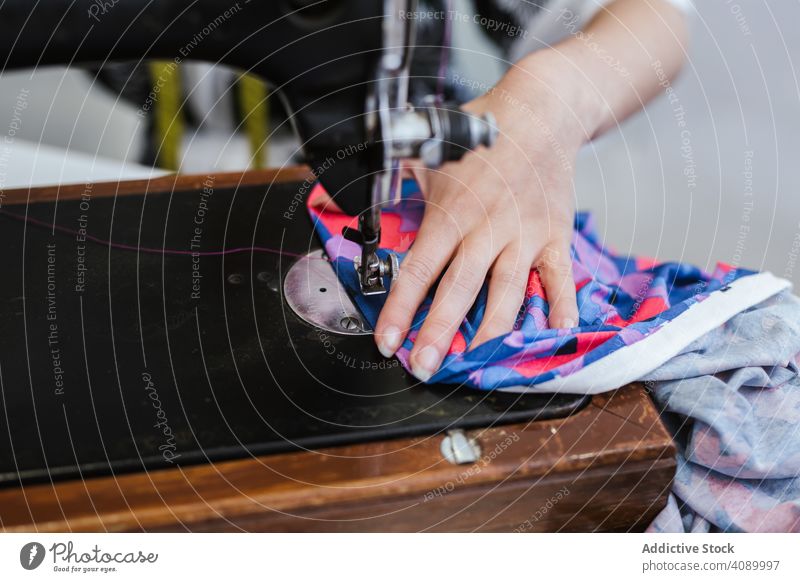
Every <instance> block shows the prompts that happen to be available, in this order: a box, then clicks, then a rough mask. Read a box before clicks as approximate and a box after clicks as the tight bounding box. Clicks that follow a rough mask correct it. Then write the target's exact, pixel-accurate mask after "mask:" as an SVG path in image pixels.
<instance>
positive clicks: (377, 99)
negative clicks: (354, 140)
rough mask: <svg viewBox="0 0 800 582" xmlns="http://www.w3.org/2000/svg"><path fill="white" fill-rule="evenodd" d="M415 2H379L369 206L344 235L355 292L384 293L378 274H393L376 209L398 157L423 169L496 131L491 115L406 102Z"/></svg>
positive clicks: (391, 183) (394, 178) (394, 179)
mask: <svg viewBox="0 0 800 582" xmlns="http://www.w3.org/2000/svg"><path fill="white" fill-rule="evenodd" d="M416 11H417V1H416V0H385V2H384V20H383V53H382V55H381V58H380V61H379V64H378V70H377V76H376V80H375V84H374V85H375V87H374V91H373V93H372V94H371V95H370V96H369V98H368V100H367V137H368V141H369V147H370V148H371V149H372V150H373V152H374V156H375V159H376V160H377V162H376V164H377V168H376V171H375V172H374V173H373V174H372V175H371V176H370V180H372V186H371V190H372V204H371V206H370V208H368V209H366V210H365V211H364V212H362V214H361V215H360V216H359V221H358V224H359V230H358V232H355V231H353V230H352V229H351V230H349V231H348V232H345V236H346V237H347V238H348V239H350V240H352V241H354V242H356V243H358V244H359V245H361V256H360V257H359V258H358V260H354V261H353V263H354V265H355V268H356V271H357V272H358V281H359V285H360V288H361V293H362V294H364V295H377V294H381V293H386V286H385V282H384V277H386V276H390V277H393V278H394V277H397V257H396V256H394V255H393V254H392V253H389V255H388V257H387V258H381V257H379V256H378V253H377V250H378V244H379V242H380V235H381V226H380V219H381V218H380V217H381V207H382V206H383V205H385V204H387V203H388V202H390V201H393V200H395V198H396V196H397V195H398V192H399V182H400V161H401V160H403V159H421V160H422V161H423V162H424V163H425V164H426V165H427V166H428V167H429V168H438V167H439V166H441V165H442V164H444V163H445V162H449V161H457V160H459V159H461V157H462V156H463V155H464V154H465V153H466V152H468V151H470V150H473V149H475V148H477V147H479V146H481V145H484V146H486V147H490V146H491V145H492V144H493V143H494V140H495V137H496V135H497V129H496V128H495V124H494V119H493V117H492V116H491V114H486V115H482V116H474V115H471V114H469V113H466V112H464V111H460V110H459V109H458V108H457V107H454V106H445V105H437V104H435V103H434V102H433V100H432V99H430V100H428V101H429V104H426V105H424V106H423V107H420V108H415V107H413V106H412V105H411V104H409V103H408V71H409V64H410V62H411V53H412V48H413V45H414V27H413V24H414V21H415V18H414V17H408V14H409V13H411V14H412V15H413V14H414V13H416Z"/></svg>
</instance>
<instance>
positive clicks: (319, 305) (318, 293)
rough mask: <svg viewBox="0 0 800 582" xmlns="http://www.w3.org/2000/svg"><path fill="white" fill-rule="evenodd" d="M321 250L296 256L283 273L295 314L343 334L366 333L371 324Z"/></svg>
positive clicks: (288, 300)
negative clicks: (298, 257) (363, 315)
mask: <svg viewBox="0 0 800 582" xmlns="http://www.w3.org/2000/svg"><path fill="white" fill-rule="evenodd" d="M324 257H325V255H324V254H323V251H321V250H316V251H312V252H311V253H309V254H308V255H306V256H305V257H302V258H300V259H298V260H297V261H296V262H295V263H294V265H292V267H291V268H290V269H289V272H288V273H287V274H286V279H285V280H284V282H283V294H284V297H285V298H286V303H288V304H289V307H291V308H292V311H294V312H295V314H297V316H298V317H299V318H300V319H302V320H303V321H305V322H306V323H309V324H311V325H313V326H314V327H317V328H320V329H324V330H325V331H330V332H333V333H338V334H343V335H368V334H371V333H372V328H370V326H369V324H368V323H367V322H366V321H364V318H363V317H361V313H359V311H358V308H357V307H356V306H355V304H354V303H353V301H352V300H351V299H350V296H349V295H348V294H347V291H346V290H345V289H344V287H342V285H341V283H339V279H338V277H337V276H336V273H335V271H334V270H333V268H332V267H331V265H330V263H329V262H328V261H327V260H325V258H324Z"/></svg>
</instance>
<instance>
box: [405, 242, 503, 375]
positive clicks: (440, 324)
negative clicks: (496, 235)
mask: <svg viewBox="0 0 800 582" xmlns="http://www.w3.org/2000/svg"><path fill="white" fill-rule="evenodd" d="M491 242H492V241H491V238H489V239H488V240H486V239H484V238H477V237H468V238H467V239H465V240H464V242H463V243H462V245H461V247H460V248H459V250H458V253H457V254H456V256H455V258H454V259H453V262H452V263H451V264H450V267H449V268H448V269H447V272H446V273H445V275H444V277H442V281H441V283H440V284H439V288H438V289H437V290H436V296H435V297H434V299H433V304H432V305H431V309H430V311H429V312H428V315H427V317H426V318H425V323H424V324H423V325H422V328H421V329H420V332H419V334H418V335H417V338H416V341H415V342H414V349H413V350H412V351H411V356H410V363H411V370H412V373H413V374H414V375H415V376H416V377H417V378H419V379H420V380H423V381H427V380H428V379H430V377H431V376H433V374H434V373H436V371H437V370H438V369H439V366H440V365H441V363H442V360H443V359H444V356H445V355H446V354H447V351H448V349H449V348H450V344H451V342H452V341H453V336H454V335H455V334H456V331H458V327H459V325H461V322H462V320H463V319H464V316H465V315H466V313H467V311H469V309H470V307H472V304H473V303H474V302H475V298H476V297H477V295H478V292H479V291H480V289H481V286H482V285H483V281H484V279H485V277H486V273H487V271H488V270H489V267H490V266H491V264H492V261H493V260H494V258H495V257H494V255H493V254H492V251H491V246H492V245H491Z"/></svg>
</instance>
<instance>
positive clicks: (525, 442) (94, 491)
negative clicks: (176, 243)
mask: <svg viewBox="0 0 800 582" xmlns="http://www.w3.org/2000/svg"><path fill="white" fill-rule="evenodd" d="M307 176H308V170H307V169H305V168H302V167H298V168H289V169H284V170H280V171H276V170H270V171H255V172H246V173H244V174H220V175H217V176H216V177H215V178H214V181H215V184H216V185H217V186H219V185H221V184H231V185H244V184H249V185H253V184H266V183H271V182H274V181H295V182H296V181H301V180H303V179H305V178H306V177H307ZM205 180H207V177H206V176H180V177H177V176H167V177H162V178H157V179H153V180H149V181H129V182H122V183H118V184H116V183H115V184H94V185H92V187H91V192H92V197H103V196H122V195H127V194H140V193H142V192H148V193H154V192H166V191H169V192H173V191H174V192H178V191H191V190H197V189H198V188H201V187H202V184H203V183H204V181H205ZM85 190H86V186H85V185H77V186H60V187H52V188H32V189H21V190H13V191H7V192H6V193H5V198H4V208H8V207H9V205H15V204H25V203H28V202H43V201H54V200H67V199H75V198H78V197H80V196H81V193H82V192H85ZM4 381H5V383H6V385H8V383H9V382H10V381H13V379H12V378H7V377H6V378H4ZM5 412H7V413H8V414H13V413H14V412H13V410H11V411H5ZM466 435H467V436H468V437H469V438H471V439H473V440H474V442H476V443H477V444H478V445H479V447H480V454H479V458H478V461H477V462H474V463H470V464H463V465H455V464H452V463H450V462H448V461H447V460H446V459H445V458H444V457H443V455H442V452H441V444H442V440H443V438H445V437H444V436H443V435H442V434H438V435H421V436H415V437H411V438H395V439H387V440H380V439H379V440H375V441H372V442H365V443H363V442H362V443H358V444H348V445H343V446H334V447H326V448H321V449H315V450H306V451H297V452H285V453H279V454H267V455H257V456H251V457H245V458H241V459H234V460H225V461H217V462H209V463H202V464H194V465H190V466H184V467H180V466H179V467H174V468H166V469H158V470H151V471H146V472H145V471H141V472H133V473H130V472H129V473H125V474H117V475H111V476H99V477H92V478H86V479H67V480H54V481H52V482H48V483H38V484H29V485H26V486H10V487H5V488H2V489H0V527H2V529H3V530H5V531H142V530H144V531H184V530H191V531H231V530H245V531H535V532H544V531H595V530H603V531H629V530H634V531H636V530H642V529H643V528H644V527H646V526H647V524H648V523H649V522H650V521H651V520H652V519H653V517H654V516H655V515H656V514H657V513H658V512H659V511H660V510H661V509H662V508H663V506H664V504H665V502H666V498H667V494H668V492H669V487H670V484H671V481H672V477H673V475H674V471H675V460H674V453H675V451H674V446H673V443H672V439H671V437H670V435H669V433H668V432H667V430H666V429H665V427H664V426H663V424H662V423H661V420H660V418H659V414H658V412H657V410H656V409H655V407H654V406H653V404H652V402H651V400H650V399H649V397H648V396H647V394H646V392H645V390H644V388H643V387H642V386H640V385H630V386H626V387H624V388H621V389H620V390H617V391H616V392H613V393H609V394H604V395H599V396H595V397H593V398H592V399H591V401H590V402H589V404H588V405H587V406H585V407H583V408H582V409H581V410H579V411H578V412H576V413H574V414H572V415H570V416H567V417H566V418H560V419H551V420H536V421H531V422H524V423H514V424H506V425H500V426H492V427H489V428H477V429H473V430H467V431H466Z"/></svg>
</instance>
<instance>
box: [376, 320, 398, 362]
mask: <svg viewBox="0 0 800 582" xmlns="http://www.w3.org/2000/svg"><path fill="white" fill-rule="evenodd" d="M402 341H403V335H402V334H401V333H400V330H399V329H397V328H396V327H395V326H393V325H390V326H389V327H387V328H386V329H385V330H383V332H382V333H381V334H379V335H378V341H377V343H378V351H380V353H381V354H383V357H384V358H391V357H392V356H393V355H394V353H395V352H396V351H397V348H399V347H400V343H401V342H402Z"/></svg>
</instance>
